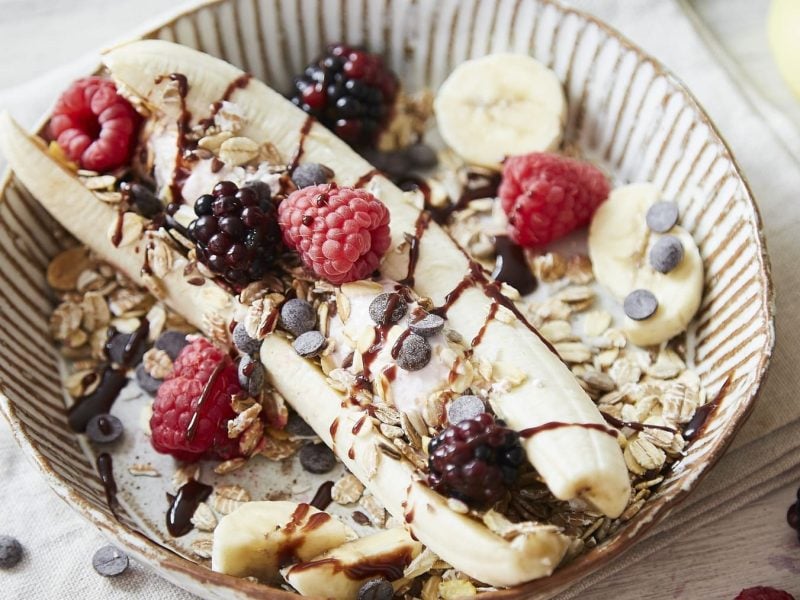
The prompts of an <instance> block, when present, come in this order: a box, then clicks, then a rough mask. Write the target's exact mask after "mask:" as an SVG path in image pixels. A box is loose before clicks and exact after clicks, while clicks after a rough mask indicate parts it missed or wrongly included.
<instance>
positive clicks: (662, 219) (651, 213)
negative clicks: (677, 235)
mask: <svg viewBox="0 0 800 600" xmlns="http://www.w3.org/2000/svg"><path fill="white" fill-rule="evenodd" d="M645 220H646V221H647V226H648V227H649V228H650V229H652V230H653V231H655V232H656V233H665V232H667V231H669V230H670V229H672V228H673V227H674V226H675V224H676V223H677V222H678V205H677V204H675V203H674V202H656V203H655V204H653V205H652V206H651V207H650V208H649V209H647V215H646V216H645Z"/></svg>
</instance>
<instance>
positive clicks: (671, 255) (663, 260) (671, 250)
mask: <svg viewBox="0 0 800 600" xmlns="http://www.w3.org/2000/svg"><path fill="white" fill-rule="evenodd" d="M682 260H683V245H682V244H681V241H680V240H679V239H678V238H677V237H675V236H674V235H665V236H664V237H662V238H661V239H660V240H658V241H657V242H656V243H655V244H653V247H652V248H650V266H652V267H653V268H654V269H655V270H656V271H658V272H659V273H669V272H670V271H672V269H674V268H675V267H677V266H678V265H679V264H680V262H681V261H682Z"/></svg>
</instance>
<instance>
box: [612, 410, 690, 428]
mask: <svg viewBox="0 0 800 600" xmlns="http://www.w3.org/2000/svg"><path fill="white" fill-rule="evenodd" d="M600 414H601V415H602V416H603V419H605V421H606V423H608V424H609V425H613V426H614V427H616V428H617V429H622V428H623V427H627V428H628V429H633V430H634V431H645V430H646V429H660V430H661V431H667V432H669V433H677V431H676V430H675V429H673V428H672V427H667V426H666V425H653V424H650V423H637V422H636V421H623V420H621V419H618V418H616V417H614V416H612V415H610V414H608V413H604V412H603V411H600Z"/></svg>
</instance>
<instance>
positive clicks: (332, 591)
mask: <svg viewBox="0 0 800 600" xmlns="http://www.w3.org/2000/svg"><path fill="white" fill-rule="evenodd" d="M420 552H422V544H420V543H419V542H418V541H416V540H414V539H413V538H412V537H411V536H410V535H409V533H408V532H407V531H406V530H405V529H387V530H386V531H381V532H380V533H375V534H373V535H370V536H367V537H363V538H361V539H358V540H355V541H353V542H349V543H347V544H344V545H342V546H339V547H337V548H334V549H333V550H329V551H328V552H325V553H324V554H321V555H319V556H315V557H314V558H313V559H311V560H310V561H308V562H302V563H299V564H296V565H292V566H291V567H288V568H287V569H284V570H283V571H282V572H281V573H282V574H283V577H284V578H285V579H286V582H287V583H288V584H289V585H291V586H292V587H293V588H294V589H296V590H297V591H298V592H300V593H301V594H302V595H303V596H316V597H320V598H322V597H325V598H336V599H337V600H354V599H355V598H356V597H357V595H358V590H359V588H360V587H361V585H362V584H363V583H364V582H365V581H367V580H368V579H373V578H375V577H383V578H384V579H386V580H387V581H398V580H400V579H401V578H402V577H403V571H404V570H405V568H406V567H407V566H408V565H409V564H410V563H411V561H412V560H414V559H415V558H416V557H417V556H418V555H419V553H420Z"/></svg>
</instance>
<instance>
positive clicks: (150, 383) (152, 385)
mask: <svg viewBox="0 0 800 600" xmlns="http://www.w3.org/2000/svg"><path fill="white" fill-rule="evenodd" d="M136 383H138V384H139V387H140V388H142V389H143V390H144V391H145V392H147V393H148V394H150V395H151V396H155V395H156V394H157V393H158V388H160V387H161V384H162V383H163V381H161V380H160V379H156V378H155V377H153V376H152V375H150V373H148V372H147V371H145V369H144V365H142V364H140V365H139V366H138V367H136Z"/></svg>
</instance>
